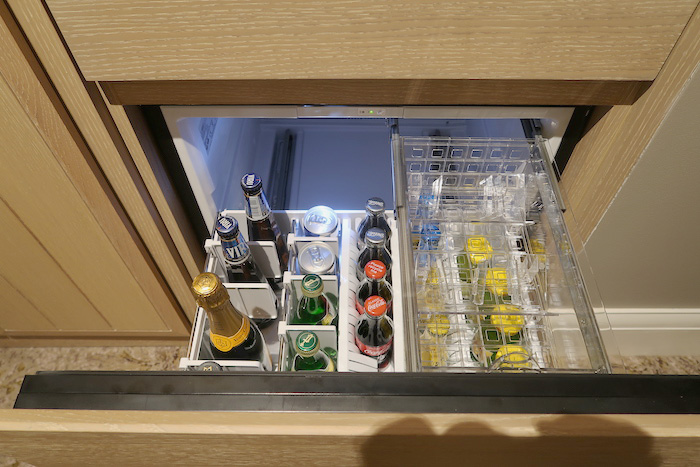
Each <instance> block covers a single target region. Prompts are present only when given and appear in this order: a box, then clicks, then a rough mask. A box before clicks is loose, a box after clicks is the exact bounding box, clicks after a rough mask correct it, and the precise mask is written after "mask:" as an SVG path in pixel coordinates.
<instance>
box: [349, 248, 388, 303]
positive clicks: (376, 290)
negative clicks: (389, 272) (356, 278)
mask: <svg viewBox="0 0 700 467" xmlns="http://www.w3.org/2000/svg"><path fill="white" fill-rule="evenodd" d="M372 295H379V296H380V297H382V298H383V299H384V301H386V308H387V310H386V312H387V314H388V315H389V316H392V310H391V308H392V304H393V291H392V289H391V285H389V283H388V282H387V281H386V266H384V263H382V262H381V261H379V260H376V259H374V260H372V261H370V262H369V263H367V264H366V265H365V278H364V280H363V281H362V282H360V285H359V287H358V288H357V293H356V294H355V309H356V310H357V312H358V313H360V314H362V313H364V312H365V301H367V299H368V298H369V297H371V296H372Z"/></svg>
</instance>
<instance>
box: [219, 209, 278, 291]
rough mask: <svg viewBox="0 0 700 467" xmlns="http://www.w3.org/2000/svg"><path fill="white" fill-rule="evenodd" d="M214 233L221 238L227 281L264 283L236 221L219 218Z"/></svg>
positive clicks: (224, 217)
mask: <svg viewBox="0 0 700 467" xmlns="http://www.w3.org/2000/svg"><path fill="white" fill-rule="evenodd" d="M216 232H217V233H218V234H219V237H220V238H221V248H222V250H223V252H224V263H225V267H226V275H227V276H228V281H229V282H263V283H264V282H266V280H265V276H263V274H262V272H260V268H259V267H258V265H257V263H256V262H255V259H254V258H253V255H252V254H251V252H250V248H249V247H248V244H247V243H246V241H245V239H244V238H243V234H242V233H241V231H240V229H239V228H238V221H237V220H236V219H234V218H233V217H228V216H220V217H219V218H218V219H217V221H216Z"/></svg>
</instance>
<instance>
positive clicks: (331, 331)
mask: <svg viewBox="0 0 700 467" xmlns="http://www.w3.org/2000/svg"><path fill="white" fill-rule="evenodd" d="M290 246H291V245H290ZM320 277H321V280H322V281H323V294H324V295H325V296H326V299H327V300H329V301H330V302H331V303H332V304H333V305H334V306H335V308H336V310H337V308H338V276H336V275H321V276H320ZM303 278H304V276H303V275H293V274H292V273H290V272H289V271H285V273H284V280H283V289H282V309H283V311H284V312H283V316H285V319H284V321H282V322H280V323H279V326H278V332H277V334H278V336H279V342H280V346H279V357H278V361H279V365H278V366H279V370H280V371H290V370H292V362H293V360H294V350H293V349H294V344H293V343H294V342H295V339H296V337H297V336H298V335H299V334H300V333H302V332H304V331H312V332H313V333H315V334H316V335H317V336H318V339H319V342H320V349H321V350H323V349H326V348H329V347H330V348H332V349H333V350H334V351H336V352H337V351H338V329H337V328H336V327H335V326H333V325H307V324H292V323H291V320H292V316H293V314H294V312H295V310H296V307H297V305H298V304H299V299H300V297H301V280H302V279H303Z"/></svg>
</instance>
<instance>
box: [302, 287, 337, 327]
mask: <svg viewBox="0 0 700 467" xmlns="http://www.w3.org/2000/svg"><path fill="white" fill-rule="evenodd" d="M301 293H302V297H301V300H299V306H298V307H297V310H296V313H295V315H294V316H293V317H292V320H291V323H290V324H316V325H324V326H325V325H330V324H336V325H337V321H338V319H337V314H336V312H335V310H334V309H333V305H331V303H330V301H329V300H328V299H327V298H326V297H325V296H324V295H323V280H322V279H321V276H318V275H317V274H307V275H305V276H304V278H303V279H302V280H301Z"/></svg>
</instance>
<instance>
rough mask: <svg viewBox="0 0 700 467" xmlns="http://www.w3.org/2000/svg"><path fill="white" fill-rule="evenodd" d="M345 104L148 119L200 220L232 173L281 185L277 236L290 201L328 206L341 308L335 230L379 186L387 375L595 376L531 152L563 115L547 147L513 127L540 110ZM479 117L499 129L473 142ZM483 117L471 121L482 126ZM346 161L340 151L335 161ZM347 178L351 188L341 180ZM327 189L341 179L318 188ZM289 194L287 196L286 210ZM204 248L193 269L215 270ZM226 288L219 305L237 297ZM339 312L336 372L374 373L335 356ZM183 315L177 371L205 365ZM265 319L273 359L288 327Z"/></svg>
mask: <svg viewBox="0 0 700 467" xmlns="http://www.w3.org/2000/svg"><path fill="white" fill-rule="evenodd" d="M348 109H349V110H348ZM355 110H357V109H355ZM360 110H363V111H364V112H365V113H364V114H362V115H361V116H360V115H350V114H348V112H350V113H352V111H353V108H341V109H340V110H338V109H335V108H332V107H329V108H326V107H321V108H287V107H283V108H275V107H271V108H259V109H253V110H251V109H247V110H246V109H243V110H242V109H236V108H226V107H221V108H212V107H204V108H193V109H189V108H188V109H184V108H165V109H164V114H165V116H166V119H167V121H168V125H169V128H170V131H171V133H172V134H173V137H174V138H175V142H176V144H175V146H176V147H177V148H178V153H179V156H180V158H181V159H182V162H183V167H184V168H185V171H186V173H187V176H188V178H189V180H190V182H191V184H192V191H193V192H194V193H195V195H196V196H197V202H198V203H199V206H200V209H201V210H202V214H203V217H204V218H205V219H207V218H210V219H214V218H215V217H216V216H217V215H218V213H219V212H221V211H224V210H230V209H234V210H235V209H240V206H239V204H240V201H239V200H238V198H237V196H239V197H240V194H239V193H238V192H240V189H239V188H238V187H237V186H236V185H237V180H238V179H240V176H241V175H242V174H243V173H245V172H248V171H258V172H261V173H263V174H267V173H269V174H270V179H271V180H273V179H274V181H271V183H273V184H274V186H277V187H282V188H280V189H279V190H278V191H279V192H280V193H282V192H285V193H287V196H286V201H284V199H285V196H284V193H282V194H280V195H279V196H275V199H283V200H282V201H280V203H281V206H284V208H285V212H280V213H279V214H278V215H280V216H281V219H282V220H281V221H280V226H281V228H282V230H283V231H284V232H285V233H287V234H291V235H290V238H294V234H295V232H294V229H293V225H292V223H293V221H294V220H297V221H298V220H299V219H300V217H301V216H302V215H303V212H304V211H303V210H301V211H299V210H297V211H295V210H294V209H298V207H303V208H306V209H308V208H310V207H312V206H313V205H318V204H324V205H330V207H331V208H334V209H337V210H338V212H339V213H343V214H341V215H340V216H341V217H343V216H344V217H343V220H344V222H343V223H342V224H341V228H340V235H339V236H338V243H337V248H338V252H339V258H340V259H341V260H340V262H339V268H338V271H337V274H336V280H337V286H336V289H337V290H338V292H339V293H340V296H341V301H342V300H343V296H344V293H345V291H346V290H347V288H348V287H352V286H353V285H355V286H356V284H350V285H348V284H347V281H348V278H349V276H347V275H343V266H344V265H345V266H349V267H353V266H351V265H349V263H350V262H352V261H354V259H355V258H356V256H355V257H353V255H352V254H350V252H348V251H344V250H343V245H344V244H346V243H347V244H350V243H353V242H346V239H348V238H350V236H352V235H353V234H354V229H355V228H356V226H357V223H358V222H359V220H360V219H361V218H362V216H363V213H362V211H358V210H359V209H362V207H363V206H362V201H359V200H361V199H367V198H369V197H371V196H375V195H376V194H377V193H376V192H377V191H380V192H381V193H382V196H384V197H386V196H387V195H386V194H384V193H385V192H386V190H387V189H388V187H390V188H391V190H390V195H389V196H391V198H390V199H387V204H388V205H389V206H391V205H392V204H393V206H394V211H393V216H394V219H392V222H393V224H394V229H395V232H396V235H395V236H394V237H393V238H392V251H393V256H394V258H395V261H397V263H398V264H400V267H399V268H396V270H395V271H394V275H395V281H396V282H395V286H394V296H395V297H397V298H398V300H399V302H400V303H401V304H402V305H401V307H400V309H399V310H398V314H399V317H400V325H401V327H402V330H401V332H400V333H397V336H396V337H397V339H396V340H395V345H396V348H397V349H398V350H400V352H399V357H397V358H400V361H401V362H402V363H401V365H399V366H395V367H394V368H393V370H395V371H432V372H434V371H446V372H468V373H473V372H508V373H511V372H548V373H550V372H592V373H609V372H611V365H610V359H609V352H610V351H612V352H613V353H614V352H615V350H616V349H615V346H614V345H612V346H610V348H609V349H608V350H606V346H605V345H604V343H603V339H602V337H601V332H600V329H599V326H598V323H599V322H601V323H602V324H603V325H605V326H606V327H607V320H606V317H605V313H604V310H602V308H599V307H598V308H596V309H594V307H593V306H592V305H591V302H590V299H589V298H588V293H587V290H586V286H585V283H584V280H583V277H582V274H581V272H580V268H579V266H578V263H577V253H576V252H575V251H574V246H573V245H574V243H573V242H572V240H571V238H570V237H569V232H568V230H567V226H566V224H565V222H564V217H563V210H564V201H563V199H562V197H561V193H560V192H559V189H558V186H557V182H556V175H555V172H554V169H553V167H552V163H551V160H552V159H551V158H550V156H549V155H548V154H547V151H551V148H556V147H557V145H558V142H559V140H560V137H561V132H563V128H565V127H566V124H565V123H566V122H565V120H566V119H567V118H568V117H565V118H564V119H563V120H564V122H563V123H562V122H561V121H559V122H558V124H552V125H550V127H551V128H555V127H557V128H559V130H558V131H559V132H560V133H558V134H553V135H550V136H552V139H551V140H549V141H548V140H546V139H545V138H543V137H542V136H541V135H526V134H525V132H524V130H523V126H522V124H521V123H520V119H527V117H528V115H537V114H538V112H542V109H531V110H528V109H505V110H502V111H500V112H501V113H500V114H499V113H490V112H496V111H494V109H487V108H477V109H456V110H455V109H452V110H450V109H447V110H445V109H439V108H432V109H428V108H426V109H421V108H405V109H399V110H397V109H392V108H384V109H380V110H382V115H383V116H382V118H380V119H377V118H374V119H372V118H364V117H367V116H368V115H369V114H368V112H369V111H370V110H373V109H359V110H357V111H360ZM375 110H376V109H375ZM548 111H549V110H548ZM552 111H553V110H552ZM241 115H247V116H244V117H242V116H241ZM499 115H500V117H499ZM358 116H359V117H362V118H357V117H358ZM394 116H396V117H400V118H392V117H394ZM407 116H409V118H407ZM350 117H354V118H350ZM450 117H453V118H452V119H450ZM454 117H456V118H454ZM479 117H484V118H487V119H494V120H493V121H497V122H499V121H501V120H498V119H499V118H502V119H503V120H502V121H503V122H507V123H504V124H502V125H501V126H500V127H499V128H498V129H496V130H493V131H491V133H489V131H484V132H482V133H484V134H486V136H484V135H483V134H481V135H480V136H471V135H472V134H473V133H478V131H475V128H476V129H478V128H481V127H479V125H477V124H475V123H474V122H481V120H479ZM460 118H464V119H465V120H460ZM474 118H476V120H474ZM555 120H556V119H555ZM484 121H486V120H484ZM493 121H491V120H490V122H491V123H489V124H484V125H485V126H484V128H487V127H488V128H490V127H493ZM542 121H546V118H545V119H544V120H542ZM426 122H427V123H426ZM421 125H423V126H421ZM489 125H490V126H489ZM541 126H543V127H545V128H546V127H547V125H546V124H543V125H541ZM250 127H255V128H256V130H254V131H253V130H250ZM217 128H218V130H217ZM430 128H436V129H432V130H431V129H430ZM217 131H218V132H219V133H218V134H217ZM479 131H481V130H479ZM222 132H223V133H222ZM494 133H495V136H493V135H492V136H489V134H494ZM545 133H546V131H545ZM425 134H429V135H432V134H436V136H425ZM443 134H446V136H441V135H443ZM447 135H449V136H447ZM272 140H274V142H273V141H272ZM222 141H225V143H222ZM368 141H369V142H370V143H371V144H374V146H371V147H370V146H368V144H370V143H368ZM382 141H384V143H382ZM217 148H218V149H217ZM221 148H223V149H221ZM280 148H282V149H280ZM281 150H286V151H287V152H286V153H284V154H281V152H280V151H281ZM372 151H374V152H372ZM366 153H370V154H371V157H369V158H368V157H366V156H364V155H363V154H366ZM268 154H271V155H268ZM347 158H352V160H351V161H350V162H351V163H350V164H348V162H349V161H348V160H347ZM299 160H301V161H302V162H299ZM311 161H313V162H311ZM280 164H281V165H282V166H284V167H286V170H287V172H285V173H283V174H282V175H283V176H282V178H284V177H285V176H286V177H287V178H286V180H282V182H280V181H279V180H280V176H281V175H280V172H279V170H277V169H275V167H277V166H278V165H280ZM304 164H305V165H304ZM188 167H189V169H188ZM365 175H366V177H367V183H365V180H364V176H365ZM308 177H316V178H315V179H309V178H308ZM372 177H374V178H372ZM378 177H379V178H378ZM309 180H316V181H319V185H318V186H319V187H322V188H319V190H318V193H316V194H315V195H314V192H312V191H309V190H308V187H309V184H310V182H309ZM348 180H352V181H354V183H351V184H350V185H343V183H346V182H347V181H348ZM369 180H373V181H372V182H369ZM377 180H379V182H378V183H377ZM329 182H330V184H329ZM314 183H315V182H314ZM333 183H336V184H337V185H338V186H339V187H346V186H348V187H350V188H349V189H344V188H335V189H334V188H333ZM280 190H281V191H280ZM305 190H306V191H305ZM289 193H291V198H292V201H289V198H290V195H289ZM285 202H286V203H287V204H284V203H285ZM293 202H296V203H297V205H296V206H292V207H291V209H292V210H288V209H290V208H289V204H290V203H292V204H293ZM336 202H337V204H339V205H335V204H336ZM348 204H349V205H348ZM274 208H275V206H274V205H273V209H274ZM345 209H351V210H350V211H344V210H345ZM352 210H355V211H352ZM227 212H233V213H236V215H237V216H240V217H241V218H240V219H239V224H241V225H245V215H244V214H243V212H242V211H227ZM345 221H347V222H345ZM209 228H211V226H209ZM215 240H216V239H215V238H214V239H213V240H212V241H213V242H214V243H215ZM212 241H210V242H208V246H209V251H210V253H212V254H210V256H209V258H208V260H207V266H206V269H207V270H212V271H215V270H216V268H217V266H216V263H217V260H216V255H215V251H216V249H215V248H213V249H212V248H211V247H212ZM260 243H264V242H260ZM291 243H292V245H290V248H292V249H293V243H294V240H292V242H291ZM252 249H253V251H254V253H256V254H261V255H262V254H268V253H270V252H273V250H274V249H272V248H268V249H267V250H265V248H264V245H259V244H256V243H255V242H254V245H252ZM265 252H267V253H265ZM355 255H356V252H355ZM343 258H345V259H343ZM265 262H266V263H269V264H275V262H274V261H265ZM280 274H281V271H269V274H268V275H270V276H274V277H278V278H280ZM396 275H398V277H396ZM288 285H289V283H288V284H287V286H284V287H283V289H284V293H283V294H282V295H281V296H279V297H278V306H277V307H275V312H274V313H271V315H270V316H269V317H270V318H275V316H272V315H276V316H278V319H279V320H281V321H284V319H285V316H286V314H285V312H287V313H288V305H289V297H290V291H291V290H293V287H292V288H290V287H288ZM234 289H235V287H233V288H232V292H231V295H232V298H234V299H238V300H239V301H240V297H238V295H237V293H238V292H235V291H234ZM258 292H259V291H258ZM353 292H354V291H352V290H351V293H353ZM267 295H268V296H270V294H267ZM268 300H273V301H274V299H268ZM343 306H344V305H343V303H341V304H340V308H341V313H344V310H343ZM253 317H254V316H253ZM340 317H341V318H343V316H340ZM352 319H356V317H351V318H347V317H345V318H344V319H341V325H340V326H339V329H337V330H336V331H337V332H338V334H339V335H340V336H341V339H340V341H339V342H338V344H337V347H336V350H337V351H338V352H339V357H341V358H340V361H339V364H338V369H339V370H341V371H366V370H368V369H369V370H370V371H376V368H374V369H371V368H363V367H362V365H361V364H360V365H353V364H350V363H349V362H350V361H349V360H348V356H352V355H353V352H350V353H348V352H347V351H346V350H344V346H345V345H346V343H344V341H345V338H347V336H345V333H346V331H347V328H346V329H341V328H340V327H341V326H352ZM348 323H350V324H348ZM195 324H196V326H195V333H194V334H193V338H192V342H191V348H190V352H189V354H188V357H187V359H185V360H183V363H182V366H183V367H184V368H190V369H192V368H194V367H195V366H196V364H198V363H201V362H202V361H203V359H205V358H206V355H205V354H204V353H201V352H200V347H201V345H202V343H204V342H205V341H206V339H205V338H204V337H205V334H206V331H205V327H206V323H205V322H204V318H203V314H202V313H199V314H198V318H197V323H195ZM276 326H278V325H275V329H276V330H277V331H276V332H275V331H267V334H268V335H270V339H269V341H270V342H272V348H273V354H275V355H276V356H277V358H276V360H278V362H284V359H285V355H286V354H285V352H286V351H287V350H288V345H286V342H287V339H288V334H287V331H288V329H284V326H283V327H282V328H278V327H276ZM280 329H282V330H280ZM203 336H204V337H203ZM342 336H344V337H342ZM280 337H281V338H280ZM606 342H607V336H606ZM278 345H279V347H278ZM350 347H352V343H351V345H350ZM285 349H287V350H285ZM354 350H356V349H354ZM227 366H229V367H231V368H235V367H236V366H237V365H236V364H234V363H229V364H228V365H227ZM370 367H371V365H370ZM278 369H282V370H284V369H286V368H285V366H284V365H278Z"/></svg>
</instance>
